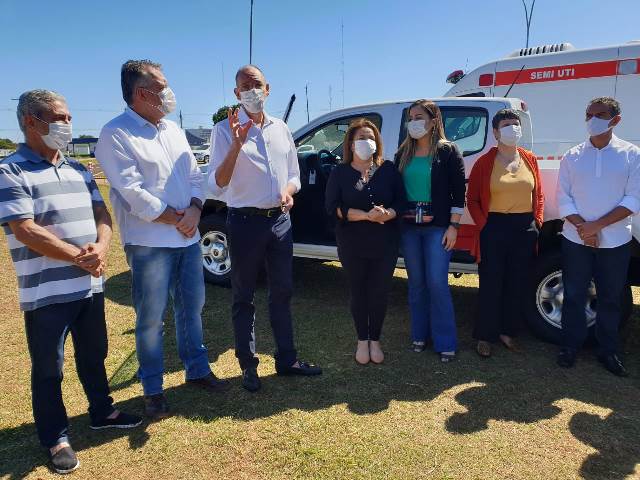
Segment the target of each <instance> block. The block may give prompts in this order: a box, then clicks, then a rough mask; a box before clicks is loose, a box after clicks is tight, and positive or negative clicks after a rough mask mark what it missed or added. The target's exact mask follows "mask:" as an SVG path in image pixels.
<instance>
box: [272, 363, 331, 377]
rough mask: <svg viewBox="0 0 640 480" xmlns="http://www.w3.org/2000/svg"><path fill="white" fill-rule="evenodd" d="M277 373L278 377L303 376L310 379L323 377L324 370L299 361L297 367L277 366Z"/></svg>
mask: <svg viewBox="0 0 640 480" xmlns="http://www.w3.org/2000/svg"><path fill="white" fill-rule="evenodd" d="M276 373H277V374H278V375H285V376H286V375H302V376H305V377H310V376H313V375H321V374H322V369H321V368H320V367H318V366H317V365H313V364H311V363H307V362H303V361H302V360H298V366H297V367H279V366H277V365H276Z"/></svg>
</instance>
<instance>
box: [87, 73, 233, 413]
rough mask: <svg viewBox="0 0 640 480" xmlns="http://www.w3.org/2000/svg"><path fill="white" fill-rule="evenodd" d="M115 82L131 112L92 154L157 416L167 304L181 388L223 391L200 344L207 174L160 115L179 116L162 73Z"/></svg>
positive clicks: (107, 130) (148, 399)
mask: <svg viewBox="0 0 640 480" xmlns="http://www.w3.org/2000/svg"><path fill="white" fill-rule="evenodd" d="M121 82H122V95H123V98H124V100H125V102H126V103H127V108H126V109H125V111H124V113H123V114H121V115H119V116H118V117H116V118H114V119H113V120H111V121H110V122H109V123H107V125H105V126H104V128H103V129H102V132H101V133H100V139H99V141H98V144H97V146H96V152H95V154H96V158H97V159H98V161H99V162H100V165H101V167H102V169H103V170H104V173H105V174H106V176H107V178H108V180H109V183H110V185H111V191H110V197H111V202H112V204H113V209H114V212H115V216H116V219H117V221H118V224H119V226H120V235H121V237H122V244H123V245H124V249H125V253H126V255H127V262H128V263H129V266H130V267H131V275H132V297H133V306H134V308H135V311H136V352H137V356H138V362H139V364H140V368H139V370H138V377H139V378H140V381H141V383H142V388H143V390H144V395H145V413H146V414H147V416H149V417H151V418H153V419H160V418H164V417H166V416H168V415H169V408H168V405H167V403H166V400H165V399H164V395H163V388H162V380H163V372H164V366H163V349H162V337H163V317H164V313H165V310H166V307H167V303H168V301H169V299H170V298H171V299H172V300H173V310H174V319H175V325H176V340H177V347H178V355H179V356H180V359H181V360H182V362H183V364H184V366H185V371H186V379H187V382H189V383H191V384H193V385H197V386H200V387H203V388H205V389H207V390H209V391H221V390H226V389H227V388H228V386H229V385H228V382H226V381H222V380H219V379H217V378H216V377H215V375H214V374H213V373H212V372H211V368H210V367H209V360H208V358H207V349H206V348H205V346H204V345H203V343H202V318H201V314H202V308H203V306H204V300H205V292H204V277H203V271H202V258H201V253H200V247H199V244H198V241H199V240H200V234H199V233H198V223H199V221H200V212H201V210H202V202H203V200H204V194H203V190H202V181H203V177H202V175H201V173H200V170H199V169H198V166H197V164H196V161H195V159H194V157H193V154H192V153H191V149H190V147H189V144H188V143H187V140H186V137H185V135H184V132H183V131H182V130H180V128H179V127H178V126H177V125H176V124H175V123H174V122H172V121H169V120H166V119H165V118H164V117H165V116H166V115H168V114H169V113H171V112H172V111H173V110H174V109H175V97H174V95H173V92H172V90H171V89H170V88H169V86H168V83H167V80H166V78H165V77H164V75H163V73H162V70H161V66H160V65H159V64H157V63H153V62H151V61H149V60H130V61H128V62H126V63H125V64H124V65H123V66H122V71H121Z"/></svg>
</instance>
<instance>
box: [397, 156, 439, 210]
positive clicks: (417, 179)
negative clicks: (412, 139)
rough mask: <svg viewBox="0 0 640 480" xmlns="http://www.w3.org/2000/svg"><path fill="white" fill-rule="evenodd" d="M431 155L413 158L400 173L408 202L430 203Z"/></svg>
mask: <svg viewBox="0 0 640 480" xmlns="http://www.w3.org/2000/svg"><path fill="white" fill-rule="evenodd" d="M432 160H433V157H432V155H427V156H426V157H413V158H412V159H411V160H410V161H409V164H408V165H407V166H406V167H405V169H404V172H402V177H403V178H404V187H405V189H406V191H407V199H408V200H409V201H410V202H430V201H431V162H432Z"/></svg>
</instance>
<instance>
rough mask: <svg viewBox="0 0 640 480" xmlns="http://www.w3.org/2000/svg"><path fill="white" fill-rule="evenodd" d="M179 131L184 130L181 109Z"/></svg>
mask: <svg viewBox="0 0 640 480" xmlns="http://www.w3.org/2000/svg"><path fill="white" fill-rule="evenodd" d="M180 129H181V130H184V129H183V128H182V109H180Z"/></svg>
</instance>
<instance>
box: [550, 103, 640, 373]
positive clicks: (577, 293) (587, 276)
mask: <svg viewBox="0 0 640 480" xmlns="http://www.w3.org/2000/svg"><path fill="white" fill-rule="evenodd" d="M621 120H622V117H621V110H620V104H619V103H618V102H617V101H616V100H614V99H613V98H610V97H599V98H595V99H593V100H592V101H591V102H589V105H588V106H587V111H586V121H587V131H588V132H589V139H588V140H587V141H586V142H584V143H581V144H580V145H577V146H575V147H573V148H572V149H570V150H569V151H568V152H567V153H566V154H565V155H564V158H563V159H562V162H561V164H560V172H559V176H558V188H557V201H558V207H559V209H560V215H561V216H562V217H563V218H564V220H565V221H564V227H563V231H562V235H563V237H564V238H563V239H562V254H563V256H562V258H563V265H562V280H563V284H564V305H563V311H562V333H563V346H562V348H561V350H560V353H559V355H558V365H559V366H561V367H564V368H570V367H572V366H573V365H574V363H575V359H576V354H577V351H578V350H579V349H580V347H582V344H583V343H584V341H585V339H586V337H587V322H586V317H585V305H586V302H587V289H588V286H589V282H590V281H591V279H592V278H593V279H594V282H595V286H596V291H597V294H598V309H597V316H596V326H595V333H596V340H597V341H598V359H599V360H600V362H601V363H602V364H603V365H604V367H605V368H606V369H607V370H609V371H610V372H611V373H613V374H615V375H618V376H627V371H626V369H625V368H624V365H623V364H622V362H621V360H620V358H619V357H618V326H619V323H620V316H621V308H620V304H621V299H622V295H623V292H624V288H625V284H626V280H627V270H628V266H629V261H630V245H631V216H632V215H634V214H636V213H638V211H640V148H638V147H637V146H635V145H633V144H631V143H629V142H626V141H624V140H621V139H620V138H618V137H616V136H615V135H613V128H614V127H615V126H616V125H618V124H619V123H620V121H621Z"/></svg>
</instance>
